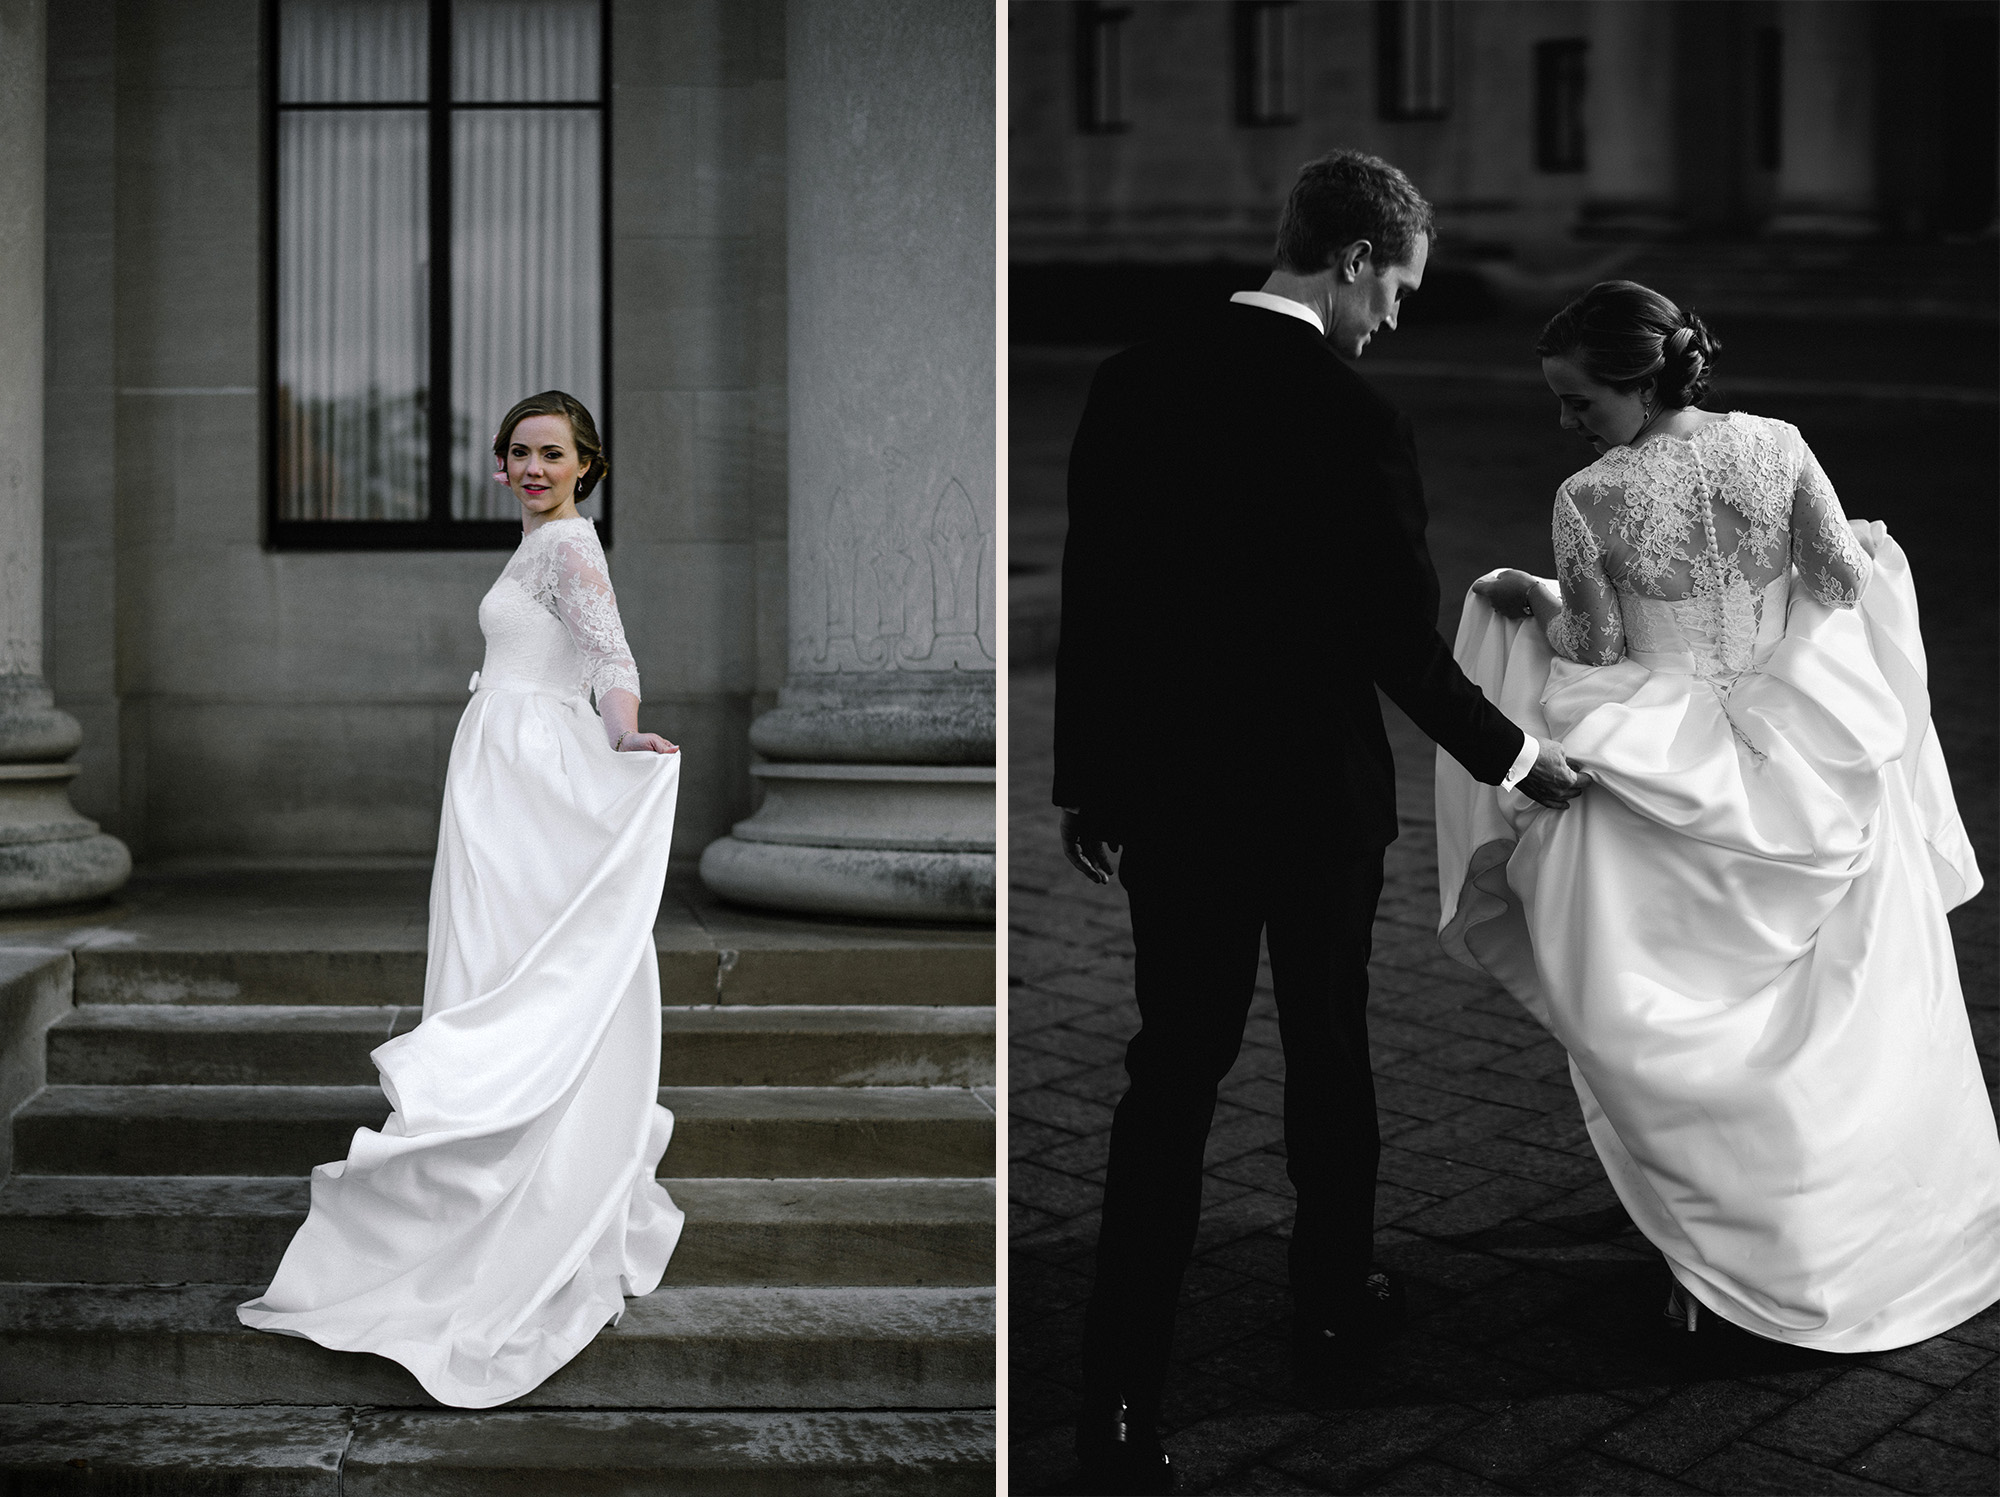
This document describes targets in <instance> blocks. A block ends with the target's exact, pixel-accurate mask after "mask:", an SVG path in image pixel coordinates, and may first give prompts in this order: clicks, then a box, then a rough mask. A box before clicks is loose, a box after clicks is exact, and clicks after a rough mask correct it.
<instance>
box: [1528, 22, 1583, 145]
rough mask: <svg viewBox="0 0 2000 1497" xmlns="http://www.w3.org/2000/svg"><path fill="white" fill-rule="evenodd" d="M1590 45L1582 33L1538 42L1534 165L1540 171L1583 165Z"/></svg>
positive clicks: (1536, 52)
mask: <svg viewBox="0 0 2000 1497" xmlns="http://www.w3.org/2000/svg"><path fill="white" fill-rule="evenodd" d="M1588 46H1589V43H1587V42H1585V41H1584V40H1582V39H1581V38H1580V37H1579V38H1568V39H1565V40H1562V41H1553V42H1536V43H1535V166H1536V167H1537V169H1539V170H1541V171H1545V172H1580V171H1582V170H1583V169H1584V165H1585V160H1584V136H1583V90H1584V86H1585V84H1586V82H1587V81H1588V79H1587V75H1586V74H1585V71H1584V66H1585V62H1586V59H1587V58H1588V56H1589V53H1588V51H1587V48H1588Z"/></svg>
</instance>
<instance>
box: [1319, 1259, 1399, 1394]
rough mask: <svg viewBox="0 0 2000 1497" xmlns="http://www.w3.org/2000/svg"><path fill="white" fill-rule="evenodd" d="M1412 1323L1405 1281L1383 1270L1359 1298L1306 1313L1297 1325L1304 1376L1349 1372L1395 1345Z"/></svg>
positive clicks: (1349, 1297) (1370, 1277) (1354, 1296)
mask: <svg viewBox="0 0 2000 1497" xmlns="http://www.w3.org/2000/svg"><path fill="white" fill-rule="evenodd" d="M1408 1318H1409V1310H1408V1307H1407V1305H1406V1304H1405V1302H1404V1297H1403V1285H1402V1281H1401V1280H1399V1279H1397V1278H1396V1277H1395V1276H1394V1275H1393V1274H1391V1273H1389V1272H1388V1271H1387V1270H1386V1269H1379V1268H1378V1269H1376V1270H1375V1271H1374V1272H1373V1273H1371V1274H1369V1275H1368V1277H1367V1278H1366V1279H1364V1280H1363V1281H1362V1283H1361V1287H1360V1288H1359V1289H1358V1290H1356V1291H1355V1292H1354V1293H1352V1294H1350V1295H1347V1296H1345V1297H1343V1298H1341V1299H1339V1300H1335V1301H1332V1302H1331V1303H1328V1304H1324V1305H1318V1306H1315V1307H1314V1308H1313V1309H1311V1310H1309V1311H1305V1312H1302V1313H1301V1314H1300V1315H1299V1316H1298V1318H1297V1319H1296V1320H1294V1321H1293V1322H1292V1352H1293V1356H1294V1358H1295V1360H1296V1361H1297V1362H1298V1366H1299V1371H1300V1372H1302V1373H1304V1374H1306V1375H1307V1376H1312V1377H1326V1376H1330V1375H1332V1374H1334V1373H1338V1372H1345V1371H1349V1370H1351V1369H1352V1367H1353V1366H1354V1363H1355V1360H1356V1359H1357V1358H1359V1357H1361V1356H1364V1355H1365V1354H1366V1353H1368V1352H1372V1351H1374V1350H1375V1349H1376V1348H1377V1347H1380V1346H1381V1345H1382V1344H1383V1343H1384V1342H1387V1341H1390V1340H1393V1339H1394V1338H1395V1336H1396V1335H1397V1333H1398V1332H1400V1331H1401V1330H1402V1329H1403V1322H1404V1321H1405V1320H1407V1319H1408Z"/></svg>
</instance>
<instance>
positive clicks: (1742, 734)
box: [1437, 522, 2000, 1352]
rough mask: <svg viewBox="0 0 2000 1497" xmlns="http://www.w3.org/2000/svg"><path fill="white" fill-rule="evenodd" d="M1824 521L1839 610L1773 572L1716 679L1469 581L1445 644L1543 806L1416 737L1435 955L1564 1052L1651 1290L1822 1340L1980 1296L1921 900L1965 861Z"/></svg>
mask: <svg viewBox="0 0 2000 1497" xmlns="http://www.w3.org/2000/svg"><path fill="white" fill-rule="evenodd" d="M1855 530H1856V534H1857V537H1858V538H1859V539H1861V541H1862V542H1863V545H1864V547H1865V548H1866V549H1867V550H1869V551H1870V552H1871V553H1872V555H1873V556H1874V575H1873V578H1872V580H1871V581H1870V582H1869V584H1868V588H1867V590H1866V592H1865V594H1864V595H1863V598H1862V601H1861V605H1860V607H1859V608H1858V609H1852V610H1841V609H1834V608H1829V607H1826V606H1825V605H1822V604H1820V603H1817V602H1814V601H1813V600H1812V599H1811V598H1809V597H1807V596H1804V595H1803V593H1800V594H1798V595H1794V596H1791V597H1790V598H1789V601H1788V602H1787V601H1786V594H1785V591H1784V579H1782V578H1781V579H1779V581H1778V583H1776V584H1774V589H1775V590H1776V591H1775V594H1774V595H1773V594H1767V597H1766V609H1767V611H1768V610H1770V609H1772V608H1773V607H1774V605H1775V606H1776V607H1777V609H1778V610H1779V611H1778V613H1777V615H1776V616H1775V617H1774V618H1773V620H1772V627H1771V629H1770V630H1769V631H1768V635H1769V637H1767V638H1765V639H1763V640H1760V642H1759V646H1758V650H1757V663H1756V665H1755V666H1754V667H1753V668H1752V669H1751V670H1750V671H1748V672H1746V673H1744V674H1742V675H1740V676H1737V677H1735V678H1734V679H1733V680H1723V681H1716V682H1710V681H1708V680H1705V679H1703V678H1701V677H1699V676H1696V675H1694V674H1691V673H1690V672H1689V670H1688V669H1687V668H1686V667H1685V666H1684V665H1683V663H1682V662H1679V661H1677V660H1673V659H1668V658H1652V657H1648V660H1647V662H1646V663H1641V662H1640V661H1638V660H1634V659H1630V658H1628V659H1626V660H1624V661H1621V662H1619V663H1618V664H1615V665H1610V666H1604V667H1599V668H1590V667H1584V666H1578V665H1574V664H1572V663H1570V662H1569V661H1566V660H1561V659H1558V658H1555V657H1553V656H1552V655H1551V654H1550V651H1549V649H1548V646H1547V644H1546V642H1545V641H1544V639H1543V636H1542V631H1541V630H1540V628H1538V627H1536V626H1534V625H1533V624H1531V623H1524V622H1522V621H1520V620H1511V619H1502V618H1500V617H1499V616H1498V615H1497V614H1495V613H1494V611H1493V610H1492V608H1491V607H1489V606H1488V605H1487V604H1486V603H1485V601H1484V600H1483V599H1480V598H1478V597H1476V596H1473V595H1471V594H1468V595H1467V598H1466V604H1465V610H1464V614H1463V617H1462V620H1461V623H1460V627H1459V633H1458V641H1457V651H1456V653H1457V657H1458V660H1459V663H1460V665H1461V666H1462V667H1463V668H1464V669H1465V671H1466V673H1467V675H1469V676H1470V677H1471V678H1472V679H1473V680H1474V681H1475V682H1477V683H1478V684H1479V685H1480V687H1481V688H1482V689H1483V690H1484V691H1485V692H1486V694H1487V696H1488V697H1489V698H1490V699H1491V700H1492V701H1493V702H1494V703H1495V705H1497V706H1498V707H1499V708H1500V709H1501V710H1502V711H1503V712H1505V713H1506V714H1507V715H1508V716H1509V717H1511V718H1512V719H1513V720H1514V721H1515V722H1517V723H1518V724H1520V725H1521V727H1522V728H1523V729H1525V730H1526V731H1527V732H1529V733H1532V734H1534V735H1536V736H1537V737H1550V738H1554V739H1556V740H1557V741H1559V742H1560V743H1561V744H1562V746H1563V750H1564V752H1565V753H1566V754H1567V755H1568V756H1569V759H1570V761H1571V763H1572V764H1575V765H1579V766H1581V767H1584V768H1587V769H1588V770H1589V771H1590V772H1591V773H1592V774H1593V775H1595V776H1596V777H1597V781H1598V783H1597V785H1596V786H1595V787H1593V788H1591V789H1589V790H1587V791H1585V793H1584V794H1583V795H1582V796H1581V797H1580V798H1579V799H1578V800H1576V801H1574V802H1572V803H1571V805H1570V808H1569V809H1568V810H1567V811H1564V812H1562V813H1560V814H1558V813H1555V812H1551V811H1547V810H1544V809H1543V808H1541V807H1539V806H1537V805H1535V804H1534V803H1533V802H1531V801H1529V800H1527V799H1526V797H1524V796H1522V795H1520V794H1519V793H1518V792H1512V791H1509V792H1504V793H1503V792H1500V791H1498V790H1495V789H1493V788H1491V787H1488V786H1485V785H1481V784H1479V783H1478V782H1476V781H1474V780H1473V779H1472V778H1471V777H1470V776H1469V775H1467V774H1466V773H1465V771H1464V770H1463V769H1462V768H1460V767H1459V765H1458V764H1457V763H1456V761H1454V760H1452V759H1451V758H1449V757H1448V756H1447V755H1445V754H1443V753H1440V754H1439V755H1438V759H1437V811H1438V882H1439V892H1440V895H1441V896H1442V905H1443V914H1442V920H1441V924H1440V936H1441V939H1442V941H1443V943H1444V945H1445V948H1446V950H1447V951H1449V952H1450V953H1451V954H1452V955H1453V956H1454V957H1456V958H1457V959H1458V960H1460V961H1462V962H1465V963H1466V964H1468V965H1470V966H1473V967H1476V968H1479V969H1481V970H1483V971H1485V972H1488V973H1490V974H1491V975H1492V976H1493V977H1495V978H1496V979H1498V980H1499V981H1500V982H1501V983H1503V984H1504V985H1505V986H1506V987H1507V989H1508V990H1509V991H1510V992H1511V993H1512V994H1513V995H1514V996H1515V997H1516V998H1517V999H1519V1000H1520V1002H1521V1003H1522V1004H1523V1005H1524V1006H1525V1007H1526V1008H1527V1009H1528V1010H1529V1012H1531V1013H1532V1014H1533V1015H1534V1016H1535V1018H1536V1019H1537V1020H1539V1021H1540V1022H1541V1023H1542V1024H1543V1026H1544V1027H1546V1028H1547V1029H1548V1030H1549V1031H1550V1032H1551V1033H1552V1034H1553V1035H1554V1036H1555V1037H1556V1038H1557V1039H1559V1040H1560V1041H1561V1042H1562V1043H1563V1045H1564V1046H1565V1047H1566V1048H1567V1049H1568V1051H1569V1054H1570V1076H1571V1079H1572V1081H1573V1082H1574V1083H1575V1086H1576V1092H1577V1098H1578V1100H1579V1102H1580V1103H1581V1105H1582V1109H1583V1116H1584V1121H1585V1123H1586V1124H1587V1126H1588V1128H1589V1131H1590V1136H1591V1139H1592V1141H1593V1143H1594V1144H1595V1145H1596V1148H1597V1153H1598V1157H1599V1158H1600V1159H1601V1160H1602V1161H1603V1163H1604V1167H1605V1170H1606V1172H1607V1174H1608V1175H1609V1176H1610V1179H1611V1182H1612V1185H1613V1186H1614V1187H1615V1188H1616V1190H1617V1192H1618V1195H1619V1198H1620V1200H1621V1201H1622V1202H1623V1203H1624V1205H1625V1208H1626V1210H1627V1211H1628V1212H1629V1213H1630V1214H1631V1217H1632V1219H1633V1221H1634V1222H1635V1223H1636V1224H1637V1225H1638V1227H1639V1228H1640V1230H1641V1231H1643V1232H1644V1233H1645V1234H1646V1236H1647V1237H1648V1238H1650V1239H1651V1240H1652V1241H1653V1243H1654V1244H1655V1245H1656V1246H1658V1247H1659V1248H1660V1250H1661V1251H1662V1252H1663V1253H1664V1254H1665V1255H1666V1257H1667V1259H1668V1261H1669V1263H1670V1264H1671V1265H1672V1267H1673V1270H1674V1273H1675V1275H1676V1276H1677V1277H1678V1278H1679V1280H1680V1281H1681V1283H1682V1284H1683V1285H1685V1286H1686V1287H1687V1289H1688V1290H1689V1291H1690V1292H1691V1293H1693V1294H1694V1295H1695V1297H1696V1298H1697V1299H1699V1300H1700V1301H1701V1302H1702V1303H1703V1304H1704V1305H1706V1306H1707V1307H1708V1308H1709V1309H1710V1310H1712V1311H1714V1312H1715V1313H1716V1314H1718V1315H1720V1316H1722V1317H1723V1318H1724V1319H1726V1320H1729V1321H1731V1322H1733V1323H1735V1324H1736V1325H1739V1326H1741V1327H1743V1328H1744V1329H1746V1330H1749V1331H1753V1332H1755V1333H1757V1334H1758V1335H1761V1336H1767V1337H1770V1338H1772V1339H1775V1340H1779V1341H1786V1342H1791V1343H1794V1344H1797V1345H1801V1346H1809V1347H1815V1348H1819V1349H1822V1350H1827V1351H1843V1352H1851V1351H1875V1350H1882V1349H1885V1348H1889V1347H1896V1346H1904V1345H1908V1344H1910V1343H1912V1342H1915V1341H1920V1340H1923V1339H1924V1338H1926V1337H1929V1336H1932V1335H1935V1334H1937V1333H1938V1332H1940V1331H1942V1330H1945V1329H1948V1328H1949V1327H1951V1326H1953V1325H1956V1324H1958V1323H1959V1322H1961V1321H1963V1320H1965V1319H1966V1318H1968V1317H1969V1316H1971V1315H1973V1314H1975V1313H1977V1312H1978V1311H1979V1310H1981V1309H1983V1308H1984V1307H1985V1306H1987V1305H1988V1304H1991V1303H1992V1302H1993V1301H1994V1300H1995V1299H2000V1139H1996V1135H1995V1130H1994V1118H1993V1111H1992V1107H1991V1105H1990V1103H1989V1102H1988V1099H1987V1095H1986V1091H1985V1087H1984V1085H1983V1082H1982V1078H1981V1076H1980V1070H1979V1063H1978V1059H1977V1056H1976V1054H1975V1052H1974V1049H1973V1044H1972V1036H1971V1031H1970V1026H1969V1024H1968V1021H1967V1016H1966V1011H1965V1004H1964V999H1963V997H1962V995H1961V993H1960V989H1959V981H1958V969H1957V964H1956V961H1955V959H1954V956H1953V951H1952V942H1951V932H1950V928H1949V926H1948V925H1947V923H1946V921H1945V911H1946V910H1947V909H1948V908H1950V907H1952V906H1954V905H1957V904H1959V903H1961V902H1963V901H1964V900H1966V899H1969V898H1971V897H1972V895H1974V894H1976V893H1977V892H1978V891H1979V888H1980V875H1979V871H1978V868H1977V865H1976V863H1975V861H1974V858H1973V854H1972V849H1971V846H1970V844H1969V843H1968V842H1967V840H1966V836H1965V830H1964V827H1963V825H1962V824H1961V822H1960V820H1959V816H1958V809H1957V805H1956V803H1955V801H1954V799H1953V797H1952V791H1951V783H1950V780H1949V778H1948V777H1947V775H1946V773H1945V766H1944V759H1943V756H1942V754H1941V752H1940V751H1939V748H1938V744H1937V738H1936V735H1935V733H1934V732H1933V731H1932V728H1931V720H1930V701H1929V697H1928V694H1927V692H1926V688H1925V663H1924V653H1923V643H1922V639H1921V637H1920V635H1919V632H1918V627H1917V607H1916V595H1915V591H1914V588H1913V586H1912V584H1911V579H1910V572H1909V564H1908V561H1907V559H1906V558H1905V556H1904V554H1903V552H1902V550H1901V548H1900V547H1898V546H1897V545H1896V543H1895V542H1894V541H1893V540H1892V539H1890V538H1889V536H1888V534H1887V532H1886V530H1884V528H1883V527H1882V526H1881V525H1880V524H1879V523H1873V524H1870V523H1866V522H1856V524H1855ZM1779 618H1781V619H1782V629H1779V628H1778V627H1776V623H1777V619H1779Z"/></svg>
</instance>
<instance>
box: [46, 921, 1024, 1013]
mask: <svg viewBox="0 0 2000 1497" xmlns="http://www.w3.org/2000/svg"><path fill="white" fill-rule="evenodd" d="M248 918H250V917H248V916H246V919H248ZM371 934H372V933H371ZM256 936H257V931H256V928H255V925H254V924H247V925H245V926H243V927H236V926H234V925H232V926H230V927H228V928H226V929H222V930H216V931H214V932H212V933H209V932H204V931H200V930H193V931H188V932H186V933H181V932H176V933H175V935H174V937H173V939H171V940H166V939H155V940H147V941H141V942H137V943H127V944H117V945H111V944H106V945H103V946H93V945H88V944H86V945H81V946H78V947H77V948H75V956H76V1001H77V1002H78V1003H80V1004H92V1003H110V1004H135V1003H152V1004H161V1003H189V1004H224V1003H227V1004H239V1003H240V1004H327V1005H330V1006H333V1007H355V1006H360V1007H367V1008H421V1007H422V1006H423V1001H424V962H425V956H424V935H423V927H422V922H421V921H419V922H418V925H417V927H416V929H415V931H414V933H412V934H410V935H408V936H407V937H406V938H405V939H403V940H402V941H400V942H397V943H393V944H391V943H388V942H385V941H383V940H381V939H380V938H379V937H376V938H372V939H369V940H367V941H366V942H361V943H356V944H349V942H348V941H345V940H341V939H339V938H338V936H337V933H327V934H325V935H321V936H318V937H316V938H312V939H300V938H298V937H296V936H290V937H288V938H287V939H285V940H283V941H282V942H274V943H273V944H270V945H260V944H256ZM658 945H659V955H660V998H661V1001H662V1002H664V1003H669V1004H674V1005H686V1004H696V1003H727V1004H738V1005H740V1004H753V1003H757V1004H762V1003H771V1004H779V1005H784V1006H793V1005H798V1004H826V1003H833V1004H866V1005H871V1006H879V1005H885V1004H888V1005H902V1004H916V1005H920V1006H925V1007H931V1006H936V1005H939V1004H943V1005H948V1006H954V1007H956V1006H970V1007H986V1006H990V1005H991V1004H992V1002H993V948H992V947H991V946H990V945H974V944H965V943H962V942H959V943H952V942H944V941H938V942H936V943H935V944H915V943H912V942H909V941H902V942H892V941H890V940H888V939H887V938H882V939H879V940H871V939H869V938H867V937H866V936H863V935H856V936H855V937H853V938H852V939H851V940H849V941H846V942H838V943H836V942H834V941H831V940H821V941H819V942H815V943H813V944H811V945H799V946H794V947H783V946H772V945H769V944H760V945H757V946H750V945H745V946H743V947H742V948H740V949H739V948H731V947H722V948H719V949H718V948H717V947H714V946H711V945H706V944H705V945H703V946H701V947H699V948H696V949H687V948H684V947H680V946H677V945H673V944H670V943H668V942H667V941H665V940H662V941H661V942H659V943H658Z"/></svg>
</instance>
